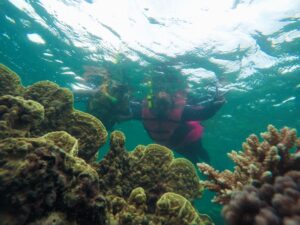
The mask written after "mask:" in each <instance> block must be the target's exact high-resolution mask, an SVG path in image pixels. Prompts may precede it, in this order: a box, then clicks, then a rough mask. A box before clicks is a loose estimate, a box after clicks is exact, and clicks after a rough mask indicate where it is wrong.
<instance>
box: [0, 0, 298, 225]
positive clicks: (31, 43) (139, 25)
mask: <svg viewBox="0 0 300 225" xmlns="http://www.w3.org/2000/svg"><path fill="white" fill-rule="evenodd" d="M0 43H1V44H0V63H3V64H5V65H7V66H8V67H10V68H11V69H13V70H14V71H16V72H17V73H18V74H19V75H20V76H21V78H22V81H23V84H24V85H29V84H32V83H34V82H36V81H40V80H51V81H54V82H57V83H58V84H59V85H61V86H64V87H67V88H70V89H72V90H73V89H76V88H88V87H86V86H84V83H83V81H82V74H83V73H84V72H85V70H87V69H91V68H94V67H104V68H107V69H108V70H109V72H110V74H111V75H110V76H111V78H112V79H116V80H118V81H119V82H124V83H126V84H127V85H129V86H130V88H131V91H132V95H133V96H134V97H135V98H136V99H141V98H142V97H143V96H145V94H146V93H147V85H146V83H147V81H148V80H149V79H150V78H151V77H156V76H158V77H162V78H163V79H165V80H167V81H168V82H171V83H172V82H178V85H180V84H182V83H184V82H186V83H187V85H188V86H189V89H190V91H191V92H192V93H193V95H194V96H196V97H199V99H209V98H210V97H211V96H212V95H213V92H214V90H215V87H216V86H217V87H218V89H219V90H220V91H221V92H223V93H226V94H225V96H226V99H227V103H226V104H225V105H224V107H223V108H222V109H221V110H220V111H219V112H218V113H217V115H216V116H214V117H213V118H212V119H210V120H208V121H204V123H203V124H204V125H205V135H204V137H203V141H204V145H205V147H206V148H207V149H208V151H209V153H210V155H211V157H212V164H213V165H214V166H215V167H217V168H218V169H225V168H232V163H231V162H230V160H229V159H228V158H227V156H226V153H227V152H228V151H230V150H232V149H236V150H239V149H241V143H242V141H243V140H244V139H245V138H246V137H247V136H248V135H249V134H251V133H256V134H259V133H260V132H262V131H265V130H266V126H267V125H268V124H270V123H272V124H274V125H275V126H277V127H278V128H280V127H282V126H290V127H295V128H297V129H298V130H299V128H300V127H299V126H300V123H299V112H300V108H299V106H300V96H299V95H300V87H299V86H297V85H300V61H299V53H300V1H299V0H259V1H258V0H256V1H255V0H245V1H239V0H223V1H218V0H210V1H199V0H188V1H183V0H174V1H161V0H160V1H159V0H151V1H150V0H145V1H137V0H127V1H117V0H110V1H102V0H86V1H84V0H31V1H30V0H27V1H25V0H2V1H1V2H0ZM178 78H179V79H178ZM165 80H164V81H165ZM178 80H179V81H178ZM168 82H165V83H168ZM166 85H167V84H166ZM76 107H77V108H79V109H81V110H85V108H84V105H82V104H79V103H78V104H76ZM116 129H120V130H122V131H124V132H125V133H126V136H127V147H128V149H132V148H133V147H134V146H136V145H137V144H147V143H150V142H151V141H150V139H149V138H148V136H147V135H146V133H145V131H144V129H143V127H142V126H141V124H140V122H136V121H130V122H126V123H123V124H120V125H118V126H117V127H116ZM103 154H104V153H103ZM209 198H210V193H207V195H206V196H204V200H203V201H202V202H204V204H203V203H201V202H200V203H199V205H198V208H199V209H200V210H201V211H204V212H206V213H209V214H210V215H212V216H213V217H214V218H215V220H217V221H218V220H219V216H218V214H219V209H218V207H215V206H214V205H211V207H210V208H209V209H208V208H207V207H204V206H203V205H205V204H206V205H207V202H208V201H209ZM197 204H198V203H197ZM217 221H216V222H217ZM221 223H222V222H220V224H221ZM217 224H219V223H217Z"/></svg>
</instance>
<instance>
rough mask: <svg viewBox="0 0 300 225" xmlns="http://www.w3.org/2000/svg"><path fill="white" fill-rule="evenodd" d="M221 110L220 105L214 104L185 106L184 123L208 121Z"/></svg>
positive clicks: (182, 118)
mask: <svg viewBox="0 0 300 225" xmlns="http://www.w3.org/2000/svg"><path fill="white" fill-rule="evenodd" d="M220 108H221V106H220V105H214V104H213V103H211V104H208V105H205V106H201V105H197V106H185V107H184V110H183V112H182V117H181V120H182V121H200V120H207V119H209V118H211V117H213V116H214V115H215V114H216V112H217V111H218V110H219V109H220Z"/></svg>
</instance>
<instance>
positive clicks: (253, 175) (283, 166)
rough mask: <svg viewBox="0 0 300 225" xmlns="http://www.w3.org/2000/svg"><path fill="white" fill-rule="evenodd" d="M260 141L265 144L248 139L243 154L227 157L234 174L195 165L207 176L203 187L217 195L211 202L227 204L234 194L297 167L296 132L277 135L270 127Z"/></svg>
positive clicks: (233, 154)
mask: <svg viewBox="0 0 300 225" xmlns="http://www.w3.org/2000/svg"><path fill="white" fill-rule="evenodd" d="M261 137H262V138H263V139H264V140H263V141H262V142H259V139H258V137H257V136H256V135H254V134H253V135H250V136H249V137H248V138H247V140H246V142H245V143H243V151H239V152H236V151H232V152H231V153H228V156H229V157H230V158H231V159H232V160H233V161H234V162H235V164H236V166H235V168H234V171H233V172H231V171H229V170H225V171H223V172H219V171H217V170H215V169H214V168H213V167H211V166H209V165H208V164H205V163H198V164H197V165H198V167H199V169H200V170H201V171H202V172H203V173H204V174H205V175H207V176H208V181H205V182H203V184H204V186H205V187H206V188H208V189H210V190H212V191H215V192H217V195H216V197H215V198H214V199H213V201H215V202H218V203H220V204H226V203H228V201H229V200H230V197H231V194H232V192H233V191H235V190H241V189H242V188H243V186H245V185H247V184H251V183H261V182H264V181H271V180H272V179H274V178H275V177H276V176H277V175H282V174H284V173H285V172H286V171H288V170H290V169H291V168H295V166H296V165H297V164H298V163H296V162H298V161H299V157H295V156H296V155H295V154H293V153H291V149H292V148H293V147H294V146H295V145H296V143H297V141H296V140H297V136H296V130H295V129H289V128H287V127H285V128H283V129H281V131H280V132H279V131H278V130H277V129H276V128H275V127H274V126H272V125H269V126H268V132H265V133H262V134H261Z"/></svg>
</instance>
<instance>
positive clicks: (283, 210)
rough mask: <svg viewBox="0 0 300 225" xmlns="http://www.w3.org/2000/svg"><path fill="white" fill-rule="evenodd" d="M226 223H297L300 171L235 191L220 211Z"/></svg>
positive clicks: (299, 222)
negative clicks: (257, 185) (270, 181)
mask: <svg viewBox="0 0 300 225" xmlns="http://www.w3.org/2000/svg"><path fill="white" fill-rule="evenodd" d="M222 213H223V215H224V217H225V219H226V221H227V222H228V224H229V225H239V224H243V225H256V224H258V225H263V224H264V225H296V224H300V171H295V170H291V171H289V172H287V173H286V174H285V175H284V176H277V177H276V179H275V181H274V182H272V183H268V182H265V183H263V184H262V186H261V187H259V188H258V187H254V186H252V185H249V186H246V187H245V188H244V189H243V190H242V191H238V192H236V193H235V194H234V195H233V196H232V199H231V201H230V202H229V204H228V205H226V206H225V207H224V208H223V211H222Z"/></svg>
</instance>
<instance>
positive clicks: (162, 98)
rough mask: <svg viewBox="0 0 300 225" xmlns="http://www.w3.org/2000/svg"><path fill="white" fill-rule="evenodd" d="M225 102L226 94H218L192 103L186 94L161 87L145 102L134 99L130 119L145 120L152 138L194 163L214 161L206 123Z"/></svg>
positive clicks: (144, 123) (145, 126)
mask: <svg viewBox="0 0 300 225" xmlns="http://www.w3.org/2000/svg"><path fill="white" fill-rule="evenodd" d="M224 103H225V99H224V97H223V96H217V97H215V98H214V100H213V101H212V102H210V103H209V104H207V105H205V106H204V105H203V106H202V105H195V106H190V105H187V104H186V98H185V95H184V94H182V93H180V92H178V93H175V94H173V95H171V94H169V93H167V92H166V91H160V92H158V93H157V94H155V95H153V97H152V98H151V99H150V100H149V99H145V100H144V101H143V102H142V103H140V102H131V103H130V107H129V110H130V112H129V114H128V115H129V116H128V117H127V119H136V120H141V121H142V123H143V125H144V128H145V130H146V131H147V133H148V134H149V136H150V137H151V139H152V140H153V141H154V142H155V143H157V144H161V145H164V146H166V147H168V148H170V149H172V150H174V151H176V152H178V153H179V154H181V155H183V156H184V157H185V158H187V159H189V160H190V161H191V162H193V163H197V162H200V161H205V162H207V163H208V162H210V158H209V154H208V153H207V151H206V150H205V148H204V147H203V146H202V141H201V137H202V135H203V130H204V128H203V126H202V125H201V124H200V121H203V120H207V119H209V118H211V117H212V116H214V115H215V113H216V112H217V111H218V110H219V109H220V108H221V107H222V105H223V104H224Z"/></svg>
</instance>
